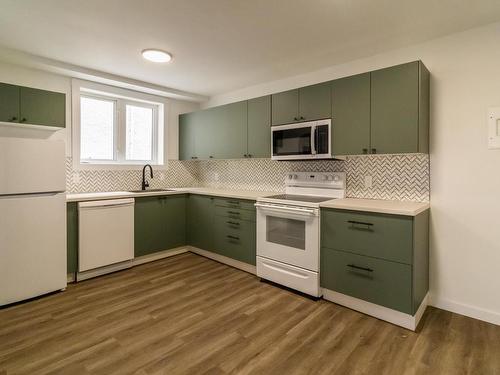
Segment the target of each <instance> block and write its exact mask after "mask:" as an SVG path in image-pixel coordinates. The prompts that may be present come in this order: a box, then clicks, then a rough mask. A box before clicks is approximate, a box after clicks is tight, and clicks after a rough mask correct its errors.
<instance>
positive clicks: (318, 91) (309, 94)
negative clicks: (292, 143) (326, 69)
mask: <svg viewBox="0 0 500 375" xmlns="http://www.w3.org/2000/svg"><path fill="white" fill-rule="evenodd" d="M331 116H332V106H331V85H330V82H325V83H319V84H317V85H312V86H306V87H302V88H300V89H299V120H300V121H312V120H320V119H324V118H330V117H331Z"/></svg>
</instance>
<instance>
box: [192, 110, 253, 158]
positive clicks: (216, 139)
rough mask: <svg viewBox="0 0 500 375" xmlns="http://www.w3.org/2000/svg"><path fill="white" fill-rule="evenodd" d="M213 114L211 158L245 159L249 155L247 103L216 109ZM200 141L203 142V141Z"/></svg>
mask: <svg viewBox="0 0 500 375" xmlns="http://www.w3.org/2000/svg"><path fill="white" fill-rule="evenodd" d="M212 113H213V117H212V120H211V121H212V122H211V124H212V125H211V126H210V128H211V130H212V131H213V136H212V137H211V142H210V143H211V152H210V155H209V157H210V156H211V157H213V158H217V159H238V158H242V157H244V155H245V154H246V153H247V101H242V102H237V103H231V104H226V105H223V106H220V107H215V108H213V109H212ZM207 137H208V135H207ZM205 139H207V138H205ZM200 141H202V142H203V139H202V140H200Z"/></svg>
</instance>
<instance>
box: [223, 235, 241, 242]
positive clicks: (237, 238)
mask: <svg viewBox="0 0 500 375" xmlns="http://www.w3.org/2000/svg"><path fill="white" fill-rule="evenodd" d="M226 237H227V238H229V239H230V240H237V241H239V240H240V238H239V237H236V236H230V235H227V236H226Z"/></svg>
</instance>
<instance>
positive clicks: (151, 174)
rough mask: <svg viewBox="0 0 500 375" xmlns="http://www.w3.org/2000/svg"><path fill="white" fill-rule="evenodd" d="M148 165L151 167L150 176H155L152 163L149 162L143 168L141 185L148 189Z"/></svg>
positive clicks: (142, 188)
mask: <svg viewBox="0 0 500 375" xmlns="http://www.w3.org/2000/svg"><path fill="white" fill-rule="evenodd" d="M146 167H149V171H150V176H151V178H153V167H151V165H149V164H146V165H145V166H144V168H142V186H141V190H146V188H147V187H149V182H148V181H146Z"/></svg>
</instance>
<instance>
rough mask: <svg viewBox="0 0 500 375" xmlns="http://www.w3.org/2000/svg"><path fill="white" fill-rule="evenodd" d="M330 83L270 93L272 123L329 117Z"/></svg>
mask: <svg viewBox="0 0 500 375" xmlns="http://www.w3.org/2000/svg"><path fill="white" fill-rule="evenodd" d="M330 90H331V88H330V83H329V82H325V83H319V84H317V85H311V86H306V87H302V88H300V89H295V90H289V91H285V92H280V93H278V94H273V95H272V125H281V124H289V123H292V122H298V121H312V120H318V119H323V118H329V117H331V97H330Z"/></svg>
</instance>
